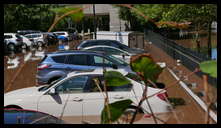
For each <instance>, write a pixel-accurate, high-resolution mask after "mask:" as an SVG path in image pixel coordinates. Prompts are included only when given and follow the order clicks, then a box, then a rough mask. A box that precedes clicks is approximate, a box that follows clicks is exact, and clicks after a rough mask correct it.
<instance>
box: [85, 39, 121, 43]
mask: <svg viewBox="0 0 221 128" xmlns="http://www.w3.org/2000/svg"><path fill="white" fill-rule="evenodd" d="M96 41H113V42H118V43H120V42H119V41H117V40H111V39H96V40H95V39H92V40H84V41H83V42H96Z"/></svg>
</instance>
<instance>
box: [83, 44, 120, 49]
mask: <svg viewBox="0 0 221 128" xmlns="http://www.w3.org/2000/svg"><path fill="white" fill-rule="evenodd" d="M96 47H106V48H113V49H119V48H116V47H113V46H109V45H92V46H89V47H84V49H86V48H96ZM119 50H121V49H119Z"/></svg>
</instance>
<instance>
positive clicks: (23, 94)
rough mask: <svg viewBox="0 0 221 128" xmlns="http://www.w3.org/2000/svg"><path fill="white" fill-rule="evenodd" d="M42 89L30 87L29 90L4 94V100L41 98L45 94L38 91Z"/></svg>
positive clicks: (24, 89)
mask: <svg viewBox="0 0 221 128" xmlns="http://www.w3.org/2000/svg"><path fill="white" fill-rule="evenodd" d="M39 88H40V87H29V88H23V89H18V90H15V91H11V92H8V93H6V94H4V99H6V98H16V99H18V98H24V97H25V98H29V99H30V98H31V97H34V96H40V95H42V94H43V92H39V91H38V89H39Z"/></svg>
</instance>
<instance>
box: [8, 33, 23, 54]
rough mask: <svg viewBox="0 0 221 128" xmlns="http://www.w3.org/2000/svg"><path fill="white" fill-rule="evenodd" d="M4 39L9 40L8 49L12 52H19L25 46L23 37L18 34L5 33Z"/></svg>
mask: <svg viewBox="0 0 221 128" xmlns="http://www.w3.org/2000/svg"><path fill="white" fill-rule="evenodd" d="M4 39H5V40H7V42H6V43H7V47H8V50H10V51H16V50H19V49H21V47H22V45H23V40H22V37H21V35H19V34H16V33H4Z"/></svg>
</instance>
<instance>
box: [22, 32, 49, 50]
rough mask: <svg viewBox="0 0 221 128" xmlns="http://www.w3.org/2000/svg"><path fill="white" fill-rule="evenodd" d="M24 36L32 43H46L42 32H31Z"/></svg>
mask: <svg viewBox="0 0 221 128" xmlns="http://www.w3.org/2000/svg"><path fill="white" fill-rule="evenodd" d="M25 37H27V38H29V39H30V40H31V41H32V42H33V44H34V45H37V46H39V47H41V46H43V45H45V44H46V41H45V37H46V36H45V35H44V34H43V33H32V34H26V35H25Z"/></svg>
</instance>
